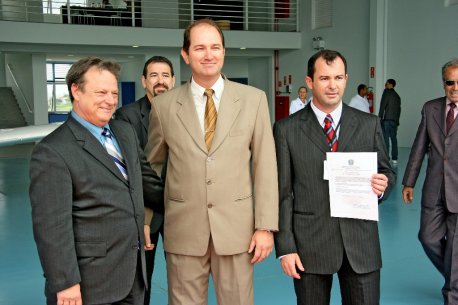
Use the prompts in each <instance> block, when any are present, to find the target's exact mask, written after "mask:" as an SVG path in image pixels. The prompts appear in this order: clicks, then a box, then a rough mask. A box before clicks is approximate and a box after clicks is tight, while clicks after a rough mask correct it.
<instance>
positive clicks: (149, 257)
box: [143, 226, 165, 305]
mask: <svg viewBox="0 0 458 305" xmlns="http://www.w3.org/2000/svg"><path fill="white" fill-rule="evenodd" d="M163 230H164V227H163V226H161V227H160V229H159V230H158V231H156V232H155V233H153V234H151V243H153V244H154V245H155V246H154V249H153V250H151V251H145V260H146V280H147V281H148V289H147V290H146V291H145V299H144V303H143V304H144V305H149V304H150V299H151V289H152V287H151V283H152V278H153V272H154V260H155V259H156V249H157V242H158V241H159V234H161V237H162V241H164V233H163ZM164 255H165V253H164ZM153 303H154V302H153Z"/></svg>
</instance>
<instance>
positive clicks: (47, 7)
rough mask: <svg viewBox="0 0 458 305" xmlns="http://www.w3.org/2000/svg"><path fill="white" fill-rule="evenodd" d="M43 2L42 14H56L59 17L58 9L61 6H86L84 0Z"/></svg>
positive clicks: (49, 0)
mask: <svg viewBox="0 0 458 305" xmlns="http://www.w3.org/2000/svg"><path fill="white" fill-rule="evenodd" d="M42 2H43V14H56V15H60V8H61V7H62V6H63V5H67V3H68V4H70V5H80V6H85V5H86V0H68V2H67V1H63V0H54V1H53V0H42Z"/></svg>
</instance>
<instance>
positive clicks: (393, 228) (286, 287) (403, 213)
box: [0, 148, 443, 305]
mask: <svg viewBox="0 0 458 305" xmlns="http://www.w3.org/2000/svg"><path fill="white" fill-rule="evenodd" d="M408 152H409V151H408V149H405V148H404V149H402V148H401V149H400V160H399V161H400V162H399V164H398V166H397V171H398V172H399V177H398V182H397V185H396V188H395V190H394V191H393V193H392V194H391V196H390V198H389V199H388V200H387V201H385V202H384V203H383V204H382V205H381V206H380V236H381V243H382V252H383V269H382V287H381V304H382V305H410V304H416V305H434V304H441V303H442V297H441V293H440V289H441V286H442V284H443V280H442V278H441V276H440V275H439V274H438V272H437V271H436V270H435V269H434V267H433V266H432V264H431V263H430V262H429V261H428V259H427V258H426V256H425V254H424V253H423V250H422V249H421V246H420V244H419V242H418V240H417V232H418V226H419V215H420V213H419V212H420V206H419V200H420V195H421V194H420V186H421V185H422V183H423V179H424V174H422V176H421V177H420V178H419V183H418V187H417V188H418V189H416V193H415V195H416V197H415V200H414V203H413V204H412V205H410V206H405V205H404V204H403V203H402V198H401V184H400V183H401V181H400V180H402V175H403V173H404V169H405V163H406V159H407V157H408ZM0 156H2V155H0ZM28 184H29V179H28V158H27V157H21V156H20V155H16V156H15V155H14V154H13V155H11V154H10V155H9V156H6V157H4V156H3V157H0V249H1V250H0V270H1V272H0V304H2V305H36V304H45V301H44V296H43V285H44V280H43V277H42V270H41V266H40V263H39V260H38V255H37V251H36V247H35V243H34V241H33V237H32V229H31V209H30V203H29V199H28ZM158 247H159V248H160V249H159V251H158V254H157V260H156V261H157V263H156V270H155V273H154V280H153V281H154V283H153V287H152V289H153V290H152V301H151V304H154V305H166V304H167V284H166V283H167V282H166V275H165V261H164V256H163V255H162V253H163V251H162V245H161V244H159V245H158ZM255 303H256V304H258V305H290V304H295V303H296V302H295V296H294V290H293V286H292V281H291V280H290V279H289V278H287V277H286V276H285V275H283V273H282V271H281V269H280V266H279V263H278V261H276V260H275V258H274V257H273V256H271V257H269V258H268V259H267V260H266V261H265V262H263V263H261V264H260V265H259V266H256V268H255ZM340 303H341V302H340V297H339V288H338V282H337V281H335V282H334V287H333V292H332V301H331V304H340ZM209 304H212V305H214V304H216V301H215V297H214V293H213V287H211V289H210V298H209Z"/></svg>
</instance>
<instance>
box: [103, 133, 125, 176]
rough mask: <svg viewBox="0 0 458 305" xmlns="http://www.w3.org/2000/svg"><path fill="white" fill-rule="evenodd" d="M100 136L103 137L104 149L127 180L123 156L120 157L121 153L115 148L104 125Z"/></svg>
mask: <svg viewBox="0 0 458 305" xmlns="http://www.w3.org/2000/svg"><path fill="white" fill-rule="evenodd" d="M102 136H104V137H105V149H106V150H107V152H108V154H109V155H110V157H111V159H112V160H113V161H114V163H115V164H116V166H117V167H118V169H119V171H120V172H121V174H122V175H123V177H124V178H125V179H126V180H129V179H128V176H127V167H126V164H125V163H124V158H123V157H122V155H121V153H120V152H119V151H118V150H117V149H116V146H114V144H113V139H112V135H111V132H110V130H109V129H108V128H105V127H104V128H103V131H102Z"/></svg>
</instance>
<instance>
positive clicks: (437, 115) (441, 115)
mask: <svg viewBox="0 0 458 305" xmlns="http://www.w3.org/2000/svg"><path fill="white" fill-rule="evenodd" d="M446 109H447V101H446V99H445V98H443V99H441V100H440V102H437V103H436V104H435V105H434V113H433V118H434V121H435V122H436V124H437V126H438V127H439V129H440V130H442V133H443V134H444V136H447V127H446V122H445V116H446V115H445V111H446ZM457 128H458V127H457V126H456V124H453V125H452V128H451V129H450V134H451V133H453V132H455V131H456V129H457Z"/></svg>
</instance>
